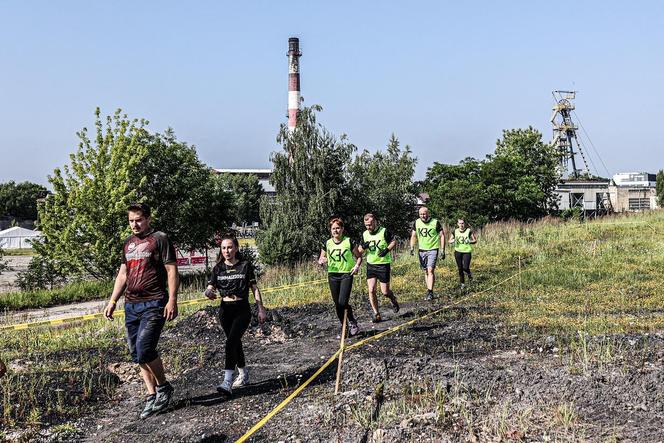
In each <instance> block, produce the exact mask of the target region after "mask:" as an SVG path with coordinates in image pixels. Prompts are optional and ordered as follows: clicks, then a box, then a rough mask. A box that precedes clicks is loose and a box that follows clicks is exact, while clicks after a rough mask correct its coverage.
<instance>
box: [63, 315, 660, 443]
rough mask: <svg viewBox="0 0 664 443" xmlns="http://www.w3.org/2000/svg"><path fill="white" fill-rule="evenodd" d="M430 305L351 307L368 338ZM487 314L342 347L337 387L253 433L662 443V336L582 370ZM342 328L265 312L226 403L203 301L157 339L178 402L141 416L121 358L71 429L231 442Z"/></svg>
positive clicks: (325, 380) (631, 341)
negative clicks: (114, 382)
mask: <svg viewBox="0 0 664 443" xmlns="http://www.w3.org/2000/svg"><path fill="white" fill-rule="evenodd" d="M358 304H359V303H358ZM429 309H431V305H426V304H424V302H422V303H415V304H406V305H405V306H404V307H403V308H402V311H401V312H400V313H399V314H398V315H395V314H392V313H391V312H388V311H386V312H385V314H386V315H384V317H386V321H384V322H383V323H380V324H378V325H373V324H371V323H370V322H369V317H368V315H367V312H368V307H366V306H359V307H358V309H356V310H357V311H358V312H359V316H358V318H359V320H360V325H361V327H362V328H363V331H364V332H363V335H364V336H366V335H367V334H372V333H375V332H376V331H379V330H384V329H386V328H388V327H391V326H394V325H396V324H399V323H402V322H404V321H406V320H408V319H411V318H413V317H414V316H418V315H421V314H423V313H425V312H427V311H428V310H429ZM487 313H488V312H485V309H484V308H481V307H477V306H466V307H463V308H455V309H453V310H450V311H449V312H448V314H447V315H444V316H438V317H436V318H432V319H431V320H427V321H422V322H420V323H416V324H415V325H413V326H411V327H409V328H406V329H404V330H402V331H400V332H397V333H395V334H392V335H389V336H387V337H384V338H382V339H380V340H378V341H375V342H372V343H370V344H368V345H366V346H364V347H362V348H360V349H357V350H354V351H352V352H349V353H348V354H347V357H346V359H345V364H344V379H343V384H342V394H341V395H339V396H337V397H336V398H335V397H334V396H333V390H334V373H335V370H336V367H335V366H334V365H333V367H331V368H329V369H328V370H327V371H325V372H324V373H323V374H322V375H321V376H320V377H319V378H318V379H317V380H316V381H315V382H314V383H313V385H312V386H309V387H308V388H307V389H305V391H304V392H303V393H302V394H301V395H300V396H299V397H297V398H296V399H295V400H294V401H293V402H292V403H291V404H289V405H288V406H287V407H286V408H285V409H284V410H283V411H281V412H280V413H279V414H278V415H277V416H275V417H274V418H273V419H272V420H271V421H270V422H269V423H268V424H267V425H266V426H265V427H264V428H262V429H261V430H260V431H259V432H258V433H257V434H255V436H254V437H253V439H252V441H362V442H366V441H375V442H379V441H384V442H388V441H492V440H494V441H498V440H511V441H519V440H523V441H542V440H546V439H549V440H552V441H579V440H586V441H606V440H607V439H615V440H622V439H624V440H627V441H662V440H664V431H663V430H662V426H661V425H662V423H664V391H663V390H662V389H661V386H662V383H663V382H664V371H663V370H662V369H664V367H663V366H664V337H662V336H661V335H651V336H647V337H618V338H616V340H618V341H617V343H623V345H624V346H623V347H621V355H620V357H618V356H616V358H615V361H613V362H612V363H606V364H604V365H602V366H601V367H599V366H598V367H594V366H593V367H588V368H584V367H583V365H582V363H583V362H575V361H572V360H570V357H568V354H569V353H568V354H565V352H564V351H563V350H557V349H556V348H555V347H554V346H553V345H552V343H551V340H550V339H549V338H546V337H542V338H534V339H532V340H531V341H530V342H529V341H524V340H521V339H517V338H516V335H506V334H505V333H504V331H503V330H502V329H501V327H500V325H499V324H495V323H491V322H488V321H486V320H483V321H480V320H472V318H485V316H484V314H487ZM471 314H472V315H471ZM337 332H338V323H337V322H336V318H334V314H333V311H332V308H331V306H318V305H313V306H306V307H301V308H297V309H280V310H275V311H272V319H271V321H270V322H269V323H268V324H267V325H266V326H263V327H262V328H260V327H258V326H257V325H254V326H252V328H251V329H250V331H249V332H248V334H247V335H246V336H245V339H244V343H245V353H246V355H247V361H248V365H249V366H250V368H251V385H249V386H248V387H246V388H243V389H238V390H236V392H235V396H234V397H233V398H232V399H226V398H224V397H222V396H220V395H219V394H217V392H216V390H215V385H216V384H218V383H219V382H220V381H221V374H222V370H223V355H224V354H223V351H224V346H223V339H222V335H221V334H220V332H219V325H218V322H217V319H216V312H215V309H214V308H206V309H204V310H201V311H200V312H198V313H196V314H194V315H192V316H190V317H188V318H186V319H184V320H183V321H181V322H180V323H179V324H178V325H177V326H176V327H174V328H172V329H170V330H168V331H167V332H166V333H165V335H164V337H163V338H162V342H161V344H160V347H161V349H162V350H163V355H164V360H165V362H166V365H167V367H168V368H169V371H170V372H171V379H172V382H173V385H174V386H175V389H176V393H175V397H174V407H173V410H171V411H169V412H167V413H164V414H161V415H158V416H154V417H150V418H148V419H147V420H144V421H141V420H139V419H138V418H137V415H138V412H139V410H140V408H141V402H142V396H143V391H142V390H143V387H142V385H141V383H140V381H139V380H138V378H137V377H136V374H135V370H133V369H130V370H128V371H127V370H126V367H129V368H131V365H128V364H124V363H122V364H121V365H125V366H126V367H125V370H122V371H119V370H117V368H116V369H115V371H116V372H117V373H118V374H119V375H120V377H121V378H122V379H124V380H125V382H124V383H122V384H121V385H120V387H119V389H118V391H117V393H116V397H115V399H114V400H113V402H112V403H110V404H107V405H103V406H102V407H101V408H100V410H99V411H98V413H96V414H95V415H94V416H88V417H85V418H83V419H81V420H79V421H78V422H76V423H75V426H76V427H77V428H78V429H79V430H80V433H79V434H78V435H77V437H76V438H77V439H84V440H86V441H111V442H134V441H135V442H139V441H146V440H150V441H181V442H212V441H234V440H235V439H237V438H238V437H239V436H241V435H242V434H243V433H244V432H245V431H246V430H247V429H249V428H250V427H251V426H252V425H253V424H254V423H255V422H257V421H258V420H259V419H260V418H261V417H263V416H264V415H265V414H266V413H267V412H269V411H270V410H271V409H272V408H273V407H275V406H276V405H277V404H278V403H279V402H280V401H281V400H283V399H284V398H285V397H286V396H287V395H288V394H289V393H290V392H292V390H293V389H294V388H295V387H296V386H297V385H298V384H299V383H301V381H302V380H304V379H306V378H307V377H308V376H309V375H310V374H312V373H313V372H314V371H315V370H316V369H317V368H318V367H319V366H320V365H321V364H322V363H323V362H324V361H325V360H327V358H328V357H329V356H330V355H332V354H333V353H334V352H335V350H336V348H337V346H338V342H337V340H336V339H335V335H336V334H337ZM355 340H356V339H352V340H351V342H353V341H355ZM621 346H622V345H621ZM616 352H617V351H616ZM132 371H133V374H132Z"/></svg>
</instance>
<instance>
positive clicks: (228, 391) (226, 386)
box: [217, 379, 233, 397]
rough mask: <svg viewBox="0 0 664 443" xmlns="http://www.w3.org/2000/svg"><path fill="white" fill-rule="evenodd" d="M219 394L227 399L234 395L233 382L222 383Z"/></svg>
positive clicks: (218, 386) (219, 386) (218, 388)
mask: <svg viewBox="0 0 664 443" xmlns="http://www.w3.org/2000/svg"><path fill="white" fill-rule="evenodd" d="M217 392H218V393H220V394H224V395H225V396H227V397H230V396H231V395H233V385H232V384H231V381H230V380H225V379H224V381H223V382H221V384H220V385H217Z"/></svg>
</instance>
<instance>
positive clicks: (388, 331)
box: [237, 271, 523, 443]
mask: <svg viewBox="0 0 664 443" xmlns="http://www.w3.org/2000/svg"><path fill="white" fill-rule="evenodd" d="M521 272H523V271H520V272H517V273H515V274H513V275H512V276H510V277H507V278H506V279H504V280H502V281H500V282H498V283H496V284H495V285H493V286H490V287H488V288H486V289H483V290H482V291H480V292H476V293H473V294H471V295H468V296H466V297H463V298H460V299H459V300H456V301H455V302H453V303H448V304H447V305H445V306H442V307H440V308H438V309H436V310H434V311H431V312H429V313H428V314H425V315H422V316H420V317H416V318H414V319H412V320H409V321H407V322H405V323H401V324H399V325H396V326H393V327H391V328H389V329H386V330H384V331H383V332H380V333H378V334H376V335H372V336H370V337H367V338H365V339H363V340H360V341H358V342H356V343H353V344H352V345H350V346H347V347H346V348H345V350H346V351H351V350H353V349H356V348H359V347H360V346H363V345H365V344H367V343H369V342H370V341H374V340H378V339H379V338H381V337H385V336H386V335H389V334H392V333H394V332H396V331H398V330H400V329H403V328H405V327H406V326H409V325H412V324H414V323H416V322H418V321H420V320H423V319H425V318H428V317H432V316H434V315H436V314H439V313H441V312H442V311H444V310H446V309H449V308H451V307H453V306H456V305H458V304H459V303H461V302H464V301H468V300H469V299H472V297H475V296H478V295H481V294H484V293H486V292H488V291H490V290H492V289H494V288H496V287H498V286H500V285H502V284H503V283H506V282H508V281H510V280H512V279H513V278H515V277H517V276H518V275H519V274H520V273H521ZM340 353H341V349H338V350H337V352H335V353H334V355H332V357H330V358H329V360H327V362H325V364H323V366H321V367H320V368H318V370H317V371H316V372H315V373H314V374H313V375H312V376H311V377H309V378H308V379H307V381H305V382H304V383H302V384H301V385H300V386H299V387H298V388H297V389H296V390H295V391H293V392H292V393H291V394H290V395H289V396H288V397H286V398H285V399H284V400H283V401H282V402H281V403H279V404H278V405H277V406H276V407H275V408H274V409H272V410H271V411H270V412H269V413H268V414H267V415H266V416H265V417H263V418H262V419H261V420H260V421H259V422H258V423H256V424H255V425H254V426H253V427H252V428H251V429H249V430H248V431H247V432H245V433H244V435H243V436H242V437H240V438H239V439H238V440H237V443H243V442H245V441H247V440H248V439H249V438H250V437H251V436H252V435H253V434H255V433H256V431H258V430H259V429H260V428H262V427H263V426H264V425H265V424H266V423H267V422H268V421H269V420H270V419H271V418H272V417H274V416H275V415H276V414H277V413H278V412H279V411H281V410H282V409H283V408H285V407H286V406H287V405H288V403H290V402H291V401H292V400H293V399H294V398H295V397H296V396H297V395H298V394H299V393H300V392H302V390H304V388H306V387H307V386H309V384H310V383H311V382H312V381H314V380H315V379H316V378H317V377H318V376H319V375H320V374H321V373H322V372H323V371H324V370H325V369H326V368H327V367H328V366H330V365H331V364H332V362H334V360H336V359H337V357H338V356H339V354H340Z"/></svg>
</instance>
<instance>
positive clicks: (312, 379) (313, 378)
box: [237, 350, 340, 443]
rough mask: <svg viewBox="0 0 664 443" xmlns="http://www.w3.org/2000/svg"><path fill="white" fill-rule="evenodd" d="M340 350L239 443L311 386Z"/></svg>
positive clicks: (241, 439) (239, 441) (241, 438)
mask: <svg viewBox="0 0 664 443" xmlns="http://www.w3.org/2000/svg"><path fill="white" fill-rule="evenodd" d="M339 352H340V351H339V350H337V352H335V353H334V355H332V357H330V358H329V359H328V360H327V361H326V362H325V363H324V364H323V366H321V367H320V368H318V370H317V371H316V372H314V374H313V375H312V376H311V377H309V378H308V379H307V381H305V382H304V383H302V384H301V385H300V386H299V387H298V388H297V389H296V390H294V391H293V392H292V393H291V394H290V395H289V396H288V397H286V398H285V399H284V400H283V401H282V402H281V403H279V405H277V407H276V408H274V409H272V410H271V411H270V412H269V413H268V414H267V415H266V416H265V417H263V418H262V419H261V420H260V421H259V422H258V423H256V424H255V425H254V426H253V427H252V428H251V429H249V430H248V431H247V432H246V433H245V434H244V435H243V436H242V437H240V438H239V439H238V440H237V443H242V442H244V441H247V439H248V438H249V437H251V436H252V435H253V434H254V433H255V432H256V431H258V430H259V429H260V428H262V427H263V425H265V423H267V422H268V420H270V419H271V418H272V417H274V415H275V414H276V413H277V412H279V411H281V410H282V409H283V408H284V407H285V406H286V405H287V404H288V403H290V402H291V401H292V400H293V399H294V398H295V397H297V395H298V394H299V393H300V392H302V390H304V388H306V387H307V386H309V383H311V382H312V381H314V380H315V379H316V378H317V377H318V376H319V375H320V374H322V373H323V371H324V370H325V369H327V367H328V366H330V365H331V364H332V363H333V362H334V360H336V359H337V357H338V356H339Z"/></svg>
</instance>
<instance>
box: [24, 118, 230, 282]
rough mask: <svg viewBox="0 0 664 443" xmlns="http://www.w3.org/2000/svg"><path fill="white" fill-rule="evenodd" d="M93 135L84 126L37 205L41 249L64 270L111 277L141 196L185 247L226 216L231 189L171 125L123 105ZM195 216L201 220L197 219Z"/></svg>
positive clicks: (206, 238)
mask: <svg viewBox="0 0 664 443" xmlns="http://www.w3.org/2000/svg"><path fill="white" fill-rule="evenodd" d="M95 115H96V120H95V128H96V131H95V136H94V138H92V139H91V138H90V137H89V135H88V131H87V129H86V128H83V130H81V131H80V132H78V133H77V135H78V137H79V139H80V143H79V147H78V150H77V152H76V153H74V154H71V155H70V164H69V165H65V166H64V168H63V169H62V170H61V169H59V168H57V169H55V171H54V173H53V175H52V176H49V182H50V183H51V185H52V186H53V194H52V195H50V196H48V198H46V200H45V201H44V203H43V204H42V205H40V207H39V215H40V229H41V230H42V232H43V234H44V237H45V239H44V241H43V242H41V243H35V244H34V247H35V249H36V250H37V252H38V253H39V254H40V255H41V256H42V257H43V258H44V259H46V260H48V261H49V262H50V263H52V264H54V265H55V266H56V268H57V269H58V271H59V272H62V273H64V274H66V275H82V274H83V275H91V276H93V277H97V278H109V277H112V276H113V274H114V272H115V271H116V270H117V268H118V266H119V264H120V250H121V246H122V241H123V239H124V238H125V237H126V236H127V235H128V234H129V229H128V225H127V212H126V208H127V206H128V205H129V204H130V203H131V202H135V201H142V202H145V203H148V204H150V205H151V206H152V207H153V208H154V213H153V217H154V219H155V226H156V227H157V228H159V229H162V230H164V231H166V232H167V233H168V234H169V235H170V236H171V238H172V239H173V241H174V242H175V243H176V245H178V246H179V247H180V248H182V249H189V248H198V247H203V246H205V245H207V244H209V243H210V242H211V240H212V237H213V234H214V232H215V231H217V230H219V229H221V228H223V226H225V225H226V223H227V221H228V216H227V212H226V208H227V206H229V203H228V199H229V197H228V196H227V194H225V193H224V192H223V190H222V189H221V188H220V187H218V186H216V184H215V182H214V181H213V180H212V173H211V171H210V170H209V169H208V168H206V167H205V166H204V165H203V164H202V163H201V162H200V161H199V160H198V157H197V156H196V152H195V150H194V148H193V147H190V146H187V145H186V144H185V143H181V142H178V141H177V140H176V138H175V136H174V135H173V132H172V131H171V130H169V131H166V133H165V134H163V135H161V134H153V133H150V132H149V131H148V130H147V128H146V125H147V123H148V122H147V121H146V120H142V119H141V120H138V119H134V120H129V119H128V118H127V116H126V115H124V114H122V111H121V110H118V111H117V112H116V113H115V114H114V115H113V116H112V117H111V116H107V117H106V119H105V121H104V120H102V117H101V113H100V110H99V109H97V111H96V113H95ZM194 221H195V222H194Z"/></svg>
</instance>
